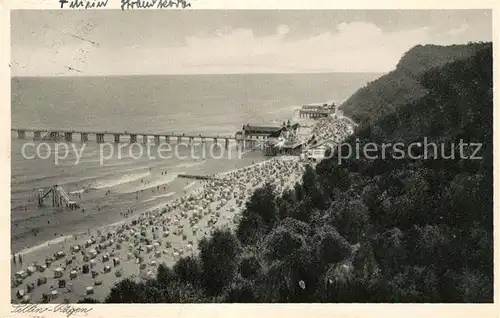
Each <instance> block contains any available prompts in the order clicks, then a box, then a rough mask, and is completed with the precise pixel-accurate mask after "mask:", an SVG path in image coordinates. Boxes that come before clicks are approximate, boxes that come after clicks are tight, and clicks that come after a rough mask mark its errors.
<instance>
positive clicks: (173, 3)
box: [121, 0, 191, 10]
mask: <svg viewBox="0 0 500 318" xmlns="http://www.w3.org/2000/svg"><path fill="white" fill-rule="evenodd" d="M121 1H122V6H121V8H122V10H132V9H150V8H155V9H167V8H180V9H185V8H189V7H191V3H190V2H189V1H186V0H121Z"/></svg>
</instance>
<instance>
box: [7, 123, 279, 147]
mask: <svg viewBox="0 0 500 318" xmlns="http://www.w3.org/2000/svg"><path fill="white" fill-rule="evenodd" d="M280 129H281V127H267V126H266V127H264V126H251V125H248V124H247V125H244V126H243V129H242V130H241V131H238V132H236V134H235V135H233V136H227V135H205V134H193V133H171V132H167V133H151V132H127V131H124V132H119V131H107V130H105V131H82V130H71V129H69V130H65V129H48V128H39V129H38V128H11V132H14V133H17V137H18V138H19V139H26V138H29V135H30V136H31V138H32V139H33V140H35V141H51V142H74V141H78V138H74V136H75V135H79V137H80V138H79V139H80V142H82V143H86V142H89V141H90V140H95V142H97V143H104V142H112V143H116V144H118V143H130V144H134V143H139V142H141V141H142V143H145V144H146V143H150V142H151V141H152V142H153V143H155V144H161V143H168V144H170V143H175V142H177V144H180V143H182V142H186V141H187V142H188V143H189V144H193V143H194V142H195V141H197V142H199V143H201V144H205V143H207V142H208V141H212V143H214V144H219V143H220V144H221V145H222V146H223V147H225V148H226V149H227V148H229V146H230V144H231V143H234V142H236V144H237V145H238V146H242V147H243V148H245V149H248V148H251V149H253V148H256V147H258V146H259V145H260V144H262V143H263V142H264V141H265V140H267V138H268V136H269V135H270V134H271V133H273V132H275V131H277V130H280ZM90 136H95V137H94V138H90Z"/></svg>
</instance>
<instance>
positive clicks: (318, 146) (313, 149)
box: [302, 140, 335, 162]
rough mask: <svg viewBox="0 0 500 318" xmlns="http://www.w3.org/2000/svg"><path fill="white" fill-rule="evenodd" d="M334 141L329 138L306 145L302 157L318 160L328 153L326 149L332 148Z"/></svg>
mask: <svg viewBox="0 0 500 318" xmlns="http://www.w3.org/2000/svg"><path fill="white" fill-rule="evenodd" d="M334 146H335V143H334V142H332V141H330V140H324V141H320V142H317V143H314V144H312V145H308V146H306V147H305V149H304V150H303V152H302V155H303V158H304V159H308V160H313V161H316V162H319V161H321V160H323V159H325V157H327V155H328V151H329V150H330V149H333V147H334Z"/></svg>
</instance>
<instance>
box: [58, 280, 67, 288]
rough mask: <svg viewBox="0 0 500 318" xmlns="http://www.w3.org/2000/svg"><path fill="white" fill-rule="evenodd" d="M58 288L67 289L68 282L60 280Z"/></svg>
mask: <svg viewBox="0 0 500 318" xmlns="http://www.w3.org/2000/svg"><path fill="white" fill-rule="evenodd" d="M57 286H58V287H59V288H65V287H66V280H64V279H60V280H59V281H58V284H57Z"/></svg>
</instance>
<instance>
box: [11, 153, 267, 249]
mask: <svg viewBox="0 0 500 318" xmlns="http://www.w3.org/2000/svg"><path fill="white" fill-rule="evenodd" d="M245 153H247V152H245ZM262 159H263V160H262V161H259V162H257V163H253V164H249V165H246V166H244V167H240V168H235V169H232V170H229V171H222V172H217V173H213V174H209V175H213V176H217V177H223V176H225V175H228V174H230V173H233V172H237V171H239V170H242V169H245V168H248V167H252V166H257V165H259V164H261V163H263V162H265V161H267V160H271V159H267V158H262ZM175 180H178V173H176V176H175V178H173V179H172V180H171V181H175ZM197 183H199V181H192V182H190V183H189V184H188V186H186V187H184V188H183V190H184V191H185V192H184V193H181V195H180V197H183V196H189V195H190V194H191V193H192V192H194V191H196V190H197V187H196V185H197ZM176 194H177V197H179V193H178V192H173V193H172V192H169V193H167V194H165V195H162V196H163V197H165V198H170V199H169V200H168V201H166V202H162V203H158V204H157V205H155V206H153V207H149V208H146V207H144V208H143V209H141V210H140V211H137V212H135V213H134V214H133V215H131V216H130V217H127V218H125V219H122V220H119V221H115V222H112V223H108V224H104V225H100V226H97V227H96V228H95V229H97V230H102V229H107V228H112V227H116V226H119V225H121V224H124V223H126V222H127V221H131V220H134V219H137V218H139V217H140V216H141V215H142V214H144V213H147V212H149V211H151V210H156V209H160V208H161V207H164V206H165V205H166V204H168V203H169V202H171V201H173V200H175V197H176ZM167 195H168V196H167ZM157 197H158V196H157ZM148 200H151V199H148ZM148 200H146V201H144V203H147V202H148ZM151 201H152V200H151ZM85 233H87V232H85V231H79V232H74V233H69V234H67V235H64V236H58V237H56V238H54V239H50V240H46V241H43V242H42V243H40V244H36V245H33V246H30V247H26V248H23V249H22V250H21V251H19V252H16V253H15V255H16V256H17V255H21V256H25V255H27V254H29V253H32V252H34V251H37V250H41V249H44V248H47V247H49V246H50V245H52V244H58V243H61V242H63V241H65V240H69V239H73V238H75V236H76V237H77V236H79V235H81V234H85ZM11 256H12V253H11Z"/></svg>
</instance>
